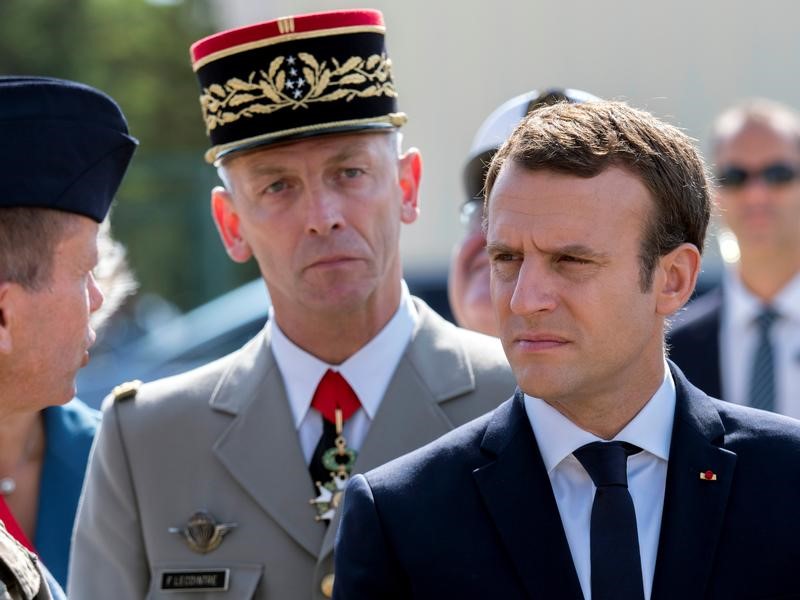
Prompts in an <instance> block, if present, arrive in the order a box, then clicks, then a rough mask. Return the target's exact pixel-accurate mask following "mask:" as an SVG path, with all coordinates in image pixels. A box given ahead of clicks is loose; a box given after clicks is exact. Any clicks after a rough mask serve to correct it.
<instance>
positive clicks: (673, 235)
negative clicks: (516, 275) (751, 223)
mask: <svg viewBox="0 0 800 600" xmlns="http://www.w3.org/2000/svg"><path fill="white" fill-rule="evenodd" d="M507 160H511V161H513V162H514V163H515V164H518V165H520V166H522V167H524V168H526V169H530V170H551V171H557V172H560V173H565V174H569V175H575V176H578V177H586V178H589V177H594V176H596V175H599V174H600V173H601V172H603V171H605V170H606V169H608V168H609V167H619V168H623V169H625V170H627V171H628V172H630V173H632V174H633V175H636V176H638V177H639V178H640V179H641V181H642V182H643V183H644V185H645V186H646V187H647V189H648V190H649V191H650V194H651V195H652V196H653V200H654V203H655V207H654V208H655V210H654V211H653V212H652V213H651V217H650V218H649V219H648V222H647V224H646V226H645V231H644V232H643V238H642V246H641V250H640V253H641V254H640V260H641V272H640V284H641V288H642V291H646V290H648V289H649V288H650V286H651V285H652V281H653V270H654V269H655V266H656V263H657V262H658V259H659V257H661V256H663V255H665V254H667V253H668V252H670V251H672V250H674V249H675V248H677V247H678V246H679V245H681V244H682V243H684V242H689V243H692V244H694V245H695V246H697V248H698V250H700V252H702V251H703V243H704V241H705V235H706V228H707V227H708V221H709V218H710V216H711V200H710V197H709V184H708V177H707V174H706V168H705V165H704V163H703V160H702V158H701V157H700V155H699V153H698V151H697V149H696V147H695V145H694V143H693V141H692V140H691V139H690V138H689V137H688V136H687V135H686V134H684V133H682V132H681V131H680V130H678V129H677V128H676V127H673V126H672V125H668V124H667V123H664V122H663V121H660V120H659V119H657V118H655V117H654V116H653V115H651V114H650V113H647V112H644V111H641V110H637V109H635V108H631V107H630V106H628V105H627V104H625V103H623V102H610V101H600V102H587V103H584V104H567V103H565V102H563V103H558V104H555V105H553V106H547V107H543V108H539V109H537V110H535V111H533V112H532V113H531V114H530V115H528V117H526V118H525V119H524V120H523V121H522V123H520V125H519V126H517V128H516V129H515V130H514V133H513V134H511V137H510V138H509V139H508V140H507V141H506V143H505V144H504V145H503V147H502V148H501V149H500V150H499V151H498V152H497V154H496V155H495V156H494V158H493V159H492V162H491V164H490V165H489V171H488V173H487V175H486V186H485V197H486V202H487V203H488V201H489V196H490V195H491V192H492V187H493V186H494V183H495V181H496V180H497V176H498V174H499V173H500V170H501V169H502V167H503V165H504V164H505V162H506V161H507ZM487 208H488V207H487ZM487 214H488V211H487Z"/></svg>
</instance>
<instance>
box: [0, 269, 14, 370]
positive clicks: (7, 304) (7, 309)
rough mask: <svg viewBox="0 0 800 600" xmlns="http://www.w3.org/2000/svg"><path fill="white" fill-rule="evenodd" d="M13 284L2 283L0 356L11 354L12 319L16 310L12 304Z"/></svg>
mask: <svg viewBox="0 0 800 600" xmlns="http://www.w3.org/2000/svg"><path fill="white" fill-rule="evenodd" d="M11 285H12V284H11V283H9V282H5V283H0V354H11V349H12V343H11V341H12V340H11V319H12V317H13V315H14V309H13V306H12V303H11V297H12V294H11Z"/></svg>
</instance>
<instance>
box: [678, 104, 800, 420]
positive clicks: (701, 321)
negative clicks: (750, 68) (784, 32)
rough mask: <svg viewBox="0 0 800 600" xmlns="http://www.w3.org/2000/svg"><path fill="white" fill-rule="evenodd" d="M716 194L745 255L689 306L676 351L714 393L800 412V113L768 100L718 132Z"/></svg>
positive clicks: (732, 115) (734, 113)
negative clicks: (720, 279) (709, 290)
mask: <svg viewBox="0 0 800 600" xmlns="http://www.w3.org/2000/svg"><path fill="white" fill-rule="evenodd" d="M712 156H713V162H714V165H715V167H714V168H715V174H716V176H717V194H716V196H717V202H718V205H719V208H720V213H721V216H722V218H723V220H724V223H725V225H726V226H727V227H728V228H729V229H730V231H731V232H732V233H733V234H734V235H735V236H736V240H737V242H738V247H739V254H740V257H739V260H738V261H737V262H736V263H735V264H733V265H732V266H731V268H729V269H727V270H726V272H725V275H724V277H723V283H722V285H721V286H720V287H719V288H717V289H715V290H712V291H711V292H709V293H708V294H706V295H704V296H702V297H701V298H699V299H698V300H697V301H696V302H694V303H693V304H691V305H690V306H689V308H688V309H687V311H686V313H685V314H684V315H682V316H681V317H680V318H679V319H678V320H677V321H676V326H675V328H674V330H673V332H672V334H671V336H670V345H671V347H672V349H671V352H670V357H671V358H672V359H673V360H674V361H675V362H676V363H677V364H678V365H680V367H681V368H682V369H684V372H685V373H686V375H687V376H688V377H689V379H690V380H691V381H692V382H693V383H695V384H696V385H698V386H699V387H701V388H702V389H703V390H705V391H706V392H707V393H708V394H710V395H712V396H716V397H720V398H723V399H725V400H729V401H731V402H734V403H736V404H747V405H751V406H754V407H756V408H762V409H765V410H771V411H774V412H779V413H783V414H786V415H789V416H792V417H795V418H797V417H800V394H798V393H797V390H798V389H800V115H799V114H798V113H796V112H795V111H793V110H792V109H790V108H789V107H787V106H784V105H782V104H778V103H776V102H772V101H767V100H755V101H749V102H747V103H744V104H740V105H737V106H734V107H732V108H730V109H728V110H727V111H725V112H724V113H722V115H720V117H719V118H718V119H717V120H716V122H715V125H714V128H713V131H712Z"/></svg>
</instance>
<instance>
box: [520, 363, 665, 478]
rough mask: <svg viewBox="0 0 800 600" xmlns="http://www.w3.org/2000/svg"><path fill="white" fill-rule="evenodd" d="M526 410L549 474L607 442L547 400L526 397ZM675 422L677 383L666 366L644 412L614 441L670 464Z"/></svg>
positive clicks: (641, 411)
mask: <svg viewBox="0 0 800 600" xmlns="http://www.w3.org/2000/svg"><path fill="white" fill-rule="evenodd" d="M525 410H526V412H527V413H528V419H529V420H530V422H531V427H532V428H533V433H534V435H535V436H536V442H537V443H538V445H539V452H540V453H541V455H542V460H543V461H544V466H545V468H546V469H547V472H548V474H549V473H551V472H552V471H553V469H555V468H556V467H557V466H558V465H559V464H560V463H561V461H563V460H564V459H565V458H567V457H568V456H569V455H570V454H572V453H573V452H574V451H575V450H577V449H578V448H580V447H581V446H583V445H585V444H589V443H591V442H598V441H605V440H602V439H601V438H599V437H597V436H596V435H594V434H593V433H589V432H588V431H586V430H584V429H581V428H580V427H578V426H577V425H576V424H575V423H573V422H572V421H570V420H569V419H568V418H567V417H565V416H564V415H563V414H561V413H560V412H558V411H557V410H556V409H555V408H553V407H552V406H550V405H549V404H548V403H547V402H545V401H544V400H541V399H540V398H536V397H533V396H528V395H527V394H525ZM674 419H675V381H674V380H673V379H672V373H670V371H669V367H667V365H666V362H665V363H664V380H663V382H662V383H661V385H660V386H659V388H658V390H656V393H655V394H654V395H653V397H652V398H650V400H649V401H648V402H647V404H645V405H644V407H643V408H642V410H640V411H639V413H638V414H637V415H636V416H635V417H634V418H633V420H631V422H630V423H628V424H627V425H626V426H625V427H624V428H623V429H622V431H620V432H619V433H618V434H617V435H616V436H614V440H620V441H624V442H629V443H631V444H634V445H635V446H638V447H639V448H641V449H642V450H644V451H646V452H649V453H650V454H653V455H654V456H656V457H658V458H660V459H661V460H664V461H666V460H668V458H669V448H670V443H671V441H672V423H673V421H674Z"/></svg>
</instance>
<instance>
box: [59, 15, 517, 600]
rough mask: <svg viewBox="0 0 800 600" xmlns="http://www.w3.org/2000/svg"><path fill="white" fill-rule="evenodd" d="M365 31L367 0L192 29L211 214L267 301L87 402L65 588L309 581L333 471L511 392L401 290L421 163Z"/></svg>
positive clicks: (289, 589) (499, 366) (329, 517)
mask: <svg viewBox="0 0 800 600" xmlns="http://www.w3.org/2000/svg"><path fill="white" fill-rule="evenodd" d="M383 38H384V27H383V22H382V18H381V16H380V14H379V13H377V12H374V11H343V12H337V13H324V14H316V15H304V16H299V17H294V18H286V19H279V20H277V21H270V22H267V23H262V24H258V25H254V26H251V27H245V28H242V29H239V30H233V31H230V32H224V33H222V34H219V35H217V36H212V37H211V38H207V39H205V40H201V41H200V42H198V43H197V44H195V45H194V46H193V50H192V56H193V61H194V67H195V70H196V71H197V74H198V76H199V78H200V81H201V86H202V97H201V104H202V107H203V114H204V117H205V121H206V127H207V129H208V131H209V134H210V136H211V140H212V144H213V147H212V148H211V150H210V151H209V152H208V154H207V159H208V160H209V162H213V163H214V164H215V165H217V166H218V167H219V169H220V174H221V175H222V177H223V180H224V181H225V183H226V188H225V189H222V188H216V189H215V190H214V192H213V194H212V211H213V215H214V219H215V222H216V224H217V227H218V229H219V231H220V235H221V237H222V240H223V242H224V244H225V247H226V249H227V251H228V253H229V255H230V256H231V258H233V259H234V260H237V261H243V260H247V259H248V258H250V257H251V256H253V255H254V256H255V258H256V260H257V261H258V263H259V267H260V269H261V272H262V274H263V276H264V279H265V281H266V283H267V287H268V289H269V292H270V296H271V299H272V304H273V309H272V318H271V319H270V324H269V325H268V326H267V328H266V329H265V330H264V331H263V332H262V333H260V334H259V335H257V336H256V337H255V338H254V339H253V340H252V341H251V342H249V343H248V344H247V345H246V346H245V347H243V348H242V349H241V350H239V351H238V352H236V353H234V354H232V355H230V356H228V357H226V358H223V359H221V360H219V361H217V362H215V363H212V364H210V365H207V366H205V367H202V368H200V369H198V370H195V371H192V372H190V373H187V374H185V375H181V376H178V377H174V378H170V379H167V380H164V381H158V382H155V383H152V384H145V385H143V386H141V387H140V388H137V387H136V386H134V385H131V386H127V387H122V388H120V389H119V390H118V391H117V393H116V394H115V395H114V397H112V398H111V399H110V400H109V401H108V402H107V403H106V407H105V413H104V421H103V426H102V430H101V433H100V435H99V437H98V439H97V442H96V446H95V449H94V453H93V457H92V460H91V465H90V468H89V473H88V476H87V483H86V486H85V491H84V497H83V501H82V505H81V508H80V511H79V516H78V523H77V526H76V531H75V542H74V546H73V555H72V556H73V557H72V563H71V565H72V567H71V574H70V586H71V588H70V594H71V595H72V596H73V597H75V598H101V597H106V596H109V595H113V597H114V598H118V599H120V600H122V599H131V600H133V599H137V600H138V599H141V598H162V597H163V598H184V597H185V598H190V597H192V598H196V597H209V598H211V597H219V598H225V597H229V598H237V599H244V598H259V599H268V598H281V599H284V598H285V599H290V598H322V597H325V596H329V595H330V593H331V590H332V584H333V575H332V571H333V568H332V550H333V540H334V534H335V530H336V525H337V523H338V516H337V515H336V507H337V504H338V493H339V491H340V490H341V489H342V488H343V486H344V480H345V478H346V475H347V471H348V470H351V471H363V470H365V469H369V468H373V467H375V466H378V465H379V464H381V463H383V462H385V461H387V460H389V459H391V458H394V457H396V456H399V455H400V454H402V453H403V452H407V451H409V450H411V449H413V448H416V447H419V446H420V445H422V444H424V443H427V442H429V441H431V440H433V439H435V438H436V437H438V436H440V435H441V434H443V433H445V432H447V431H448V430H450V429H452V427H454V426H455V425H458V424H461V423H464V422H466V421H469V420H470V419H472V418H475V417H477V416H479V415H480V414H483V413H484V412H486V411H487V410H490V409H492V408H494V407H495V406H497V404H499V403H500V402H502V400H503V399H505V398H508V397H509V396H510V395H511V394H512V393H513V380H512V378H511V376H510V372H509V368H508V364H507V362H506V360H505V357H504V356H503V354H502V350H501V348H500V345H499V342H498V341H497V340H495V339H493V338H488V337H486V336H482V335H479V334H475V333H472V332H468V331H465V330H460V329H458V328H456V327H454V326H452V325H451V324H449V323H447V322H445V321H444V320H443V319H442V318H441V317H439V316H438V315H437V314H435V313H434V312H433V311H432V310H431V309H429V308H428V307H427V306H426V305H425V304H424V303H422V302H420V301H418V300H415V299H412V298H411V297H410V296H409V294H408V292H407V291H404V286H403V284H402V279H401V267H400V259H399V248H398V237H399V232H400V228H401V225H402V224H409V223H411V222H413V221H414V220H415V219H416V216H417V186H418V182H419V176H420V167H421V163H420V157H419V153H418V152H416V151H415V150H410V151H408V152H406V153H403V154H399V149H398V146H399V144H398V135H399V134H398V133H397V132H396V129H397V127H399V126H400V124H402V123H403V121H404V120H405V116H404V115H403V114H401V113H398V112H397V110H396V106H395V96H396V92H395V89H394V85H393V83H392V79H391V62H390V61H389V59H388V57H387V55H386V51H385V48H384V41H383ZM351 388H352V390H351ZM331 391H332V392H333V393H332V394H331V393H330V392H331ZM353 392H356V394H355V396H356V397H355V398H354V397H353ZM312 397H313V400H312ZM318 402H319V404H318ZM309 403H311V406H310V407H309ZM323 415H325V418H324V419H323ZM318 440H320V441H319V443H317V441H318ZM318 449H319V450H321V452H319V453H318V452H317V450H318ZM325 451H327V454H326V453H325ZM351 451H357V457H355V455H354V454H353V453H352V452H351ZM326 456H327V458H326ZM353 458H355V462H354V464H352V460H353ZM331 461H333V462H331ZM309 464H310V465H311V467H312V468H313V469H314V471H315V474H314V475H313V479H312V476H311V475H310V474H309V468H308V466H309ZM320 468H321V469H322V472H320ZM326 470H327V472H326ZM332 475H333V476H334V477H333V478H332V477H331V476H332ZM314 481H319V482H320V483H321V484H323V485H322V487H321V488H320V487H318V488H316V489H315V487H314V485H313V482H314ZM312 498H313V499H314V503H313V504H312V503H311V502H310V500H311V499H312ZM318 519H321V520H323V521H330V524H329V525H327V527H326V525H325V524H324V523H322V522H318ZM198 592H206V593H207V595H206V594H201V595H200V596H198Z"/></svg>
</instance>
